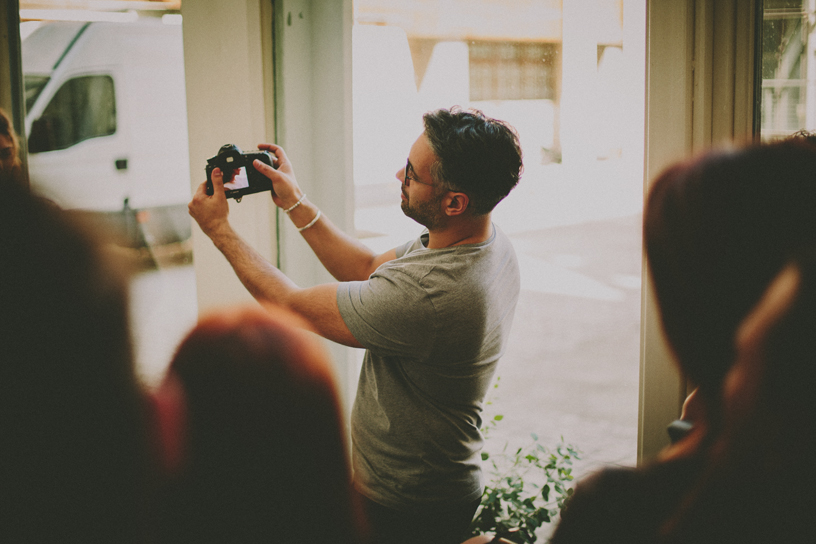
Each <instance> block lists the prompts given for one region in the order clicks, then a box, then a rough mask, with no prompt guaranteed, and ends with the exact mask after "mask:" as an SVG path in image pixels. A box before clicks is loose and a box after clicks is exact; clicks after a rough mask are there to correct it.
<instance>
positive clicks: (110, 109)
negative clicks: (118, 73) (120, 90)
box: [28, 75, 116, 153]
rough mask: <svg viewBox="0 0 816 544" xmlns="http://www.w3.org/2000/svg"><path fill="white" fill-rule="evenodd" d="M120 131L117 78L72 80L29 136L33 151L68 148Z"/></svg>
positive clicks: (58, 94)
mask: <svg viewBox="0 0 816 544" xmlns="http://www.w3.org/2000/svg"><path fill="white" fill-rule="evenodd" d="M115 132H116V99H115V97H114V89H113V78H111V77H110V76H107V75H103V76H83V77H76V78H72V79H69V80H68V81H66V82H65V83H64V84H63V85H62V87H60V89H59V90H58V91H57V92H56V94H55V95H54V97H53V98H52V99H51V102H49V104H48V106H46V108H45V111H44V112H43V114H42V116H41V117H40V118H39V119H38V122H37V124H36V126H35V127H33V129H32V132H31V134H30V135H29V142H28V145H29V148H28V150H29V153H41V152H46V151H55V150H58V149H66V148H68V147H71V146H72V145H75V144H78V143H79V142H82V141H84V140H87V139H89V138H96V137H99V136H108V135H111V134H113V133H115Z"/></svg>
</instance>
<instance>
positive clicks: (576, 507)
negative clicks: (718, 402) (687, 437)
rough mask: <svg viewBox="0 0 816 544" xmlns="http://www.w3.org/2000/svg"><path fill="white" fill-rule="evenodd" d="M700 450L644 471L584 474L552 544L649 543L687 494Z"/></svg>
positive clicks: (628, 469) (617, 469)
mask: <svg viewBox="0 0 816 544" xmlns="http://www.w3.org/2000/svg"><path fill="white" fill-rule="evenodd" d="M702 459H703V456H702V455H701V454H700V453H699V452H695V453H694V454H690V455H682V456H676V457H674V458H672V459H671V460H664V461H661V462H652V463H650V464H649V465H647V466H646V467H643V468H634V467H614V468H605V469H602V470H599V471H598V472H596V473H594V474H592V475H590V476H587V477H586V478H584V479H583V480H581V481H580V482H579V483H578V485H577V486H576V489H575V493H574V494H573V496H572V497H571V498H570V499H569V501H568V502H567V504H566V506H565V507H564V509H563V510H562V511H561V520H560V522H559V524H558V526H557V527H556V530H555V532H554V534H553V536H552V540H551V542H552V543H553V544H577V543H593V542H595V543H599V544H600V543H615V542H620V543H630V544H632V543H640V542H644V543H645V542H653V541H654V539H655V537H656V535H657V534H658V529H659V527H660V524H661V523H662V522H663V520H665V519H666V517H667V516H668V515H669V514H670V513H671V512H673V509H674V507H675V505H676V504H677V501H678V500H679V499H680V498H681V497H682V496H683V495H684V494H685V493H686V492H687V491H688V486H689V485H690V482H692V481H693V479H694V475H696V474H697V473H698V471H699V470H700V467H701V465H702Z"/></svg>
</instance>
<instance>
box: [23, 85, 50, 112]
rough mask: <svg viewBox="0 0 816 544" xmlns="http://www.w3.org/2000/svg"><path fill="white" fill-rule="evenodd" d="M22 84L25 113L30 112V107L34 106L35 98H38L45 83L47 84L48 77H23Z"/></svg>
mask: <svg viewBox="0 0 816 544" xmlns="http://www.w3.org/2000/svg"><path fill="white" fill-rule="evenodd" d="M23 80H24V84H25V106H26V113H28V112H29V110H31V106H33V105H34V102H36V101H37V97H38V96H40V93H41V92H42V90H43V88H45V85H46V83H48V80H49V77H48V76H24V77H23Z"/></svg>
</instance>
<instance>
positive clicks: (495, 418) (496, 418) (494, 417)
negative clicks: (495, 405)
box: [493, 414, 504, 421]
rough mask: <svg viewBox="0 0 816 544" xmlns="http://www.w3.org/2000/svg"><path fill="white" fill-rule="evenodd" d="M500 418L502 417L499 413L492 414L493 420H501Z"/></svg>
mask: <svg viewBox="0 0 816 544" xmlns="http://www.w3.org/2000/svg"><path fill="white" fill-rule="evenodd" d="M502 419H504V416H503V415H500V414H499V415H495V416H493V421H501V420H502Z"/></svg>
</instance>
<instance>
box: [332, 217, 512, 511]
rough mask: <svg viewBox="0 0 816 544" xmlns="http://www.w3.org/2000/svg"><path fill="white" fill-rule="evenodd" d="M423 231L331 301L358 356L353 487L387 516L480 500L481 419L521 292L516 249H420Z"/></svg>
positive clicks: (485, 245)
mask: <svg viewBox="0 0 816 544" xmlns="http://www.w3.org/2000/svg"><path fill="white" fill-rule="evenodd" d="M427 239H428V236H427V233H426V234H424V235H423V236H421V237H420V238H418V239H417V240H415V241H413V242H409V243H407V244H405V245H404V246H401V247H400V248H397V258H396V259H395V260H393V261H389V262H387V263H385V264H383V265H382V266H380V267H379V268H378V269H377V270H376V271H375V272H374V273H373V274H372V275H371V277H370V278H369V279H368V280H367V281H359V282H348V283H343V284H340V287H339V288H338V290H337V304H338V306H339V309H340V314H341V315H342V317H343V320H344V321H345V323H346V325H347V326H348V328H349V330H350V331H351V333H352V335H354V338H356V339H357V341H358V342H360V344H362V345H363V346H364V347H365V348H366V350H367V351H366V353H365V358H364V360H363V368H362V371H361V373H360V382H359V385H358V389H357V398H356V399H355V401H354V408H353V410H352V416H351V435H352V462H353V467H354V479H355V485H356V486H357V488H358V489H359V490H360V491H361V492H362V493H363V494H364V495H366V496H367V497H369V498H370V499H372V500H374V501H376V502H378V503H380V504H383V505H385V506H388V507H391V508H405V507H411V506H418V505H429V504H433V503H437V502H445V503H450V502H463V501H471V500H476V499H477V498H478V497H479V496H480V495H481V493H482V481H481V456H480V453H479V452H480V450H481V448H482V442H483V438H482V435H481V432H480V431H479V428H480V427H481V411H482V403H483V401H484V397H485V394H486V392H487V389H488V387H489V385H490V382H491V379H492V377H493V374H494V372H495V369H496V363H497V362H498V360H499V357H500V356H501V355H502V353H503V352H504V349H505V345H506V342H507V337H508V334H509V332H510V325H511V324H512V321H513V314H514V312H515V308H516V302H517V301H518V295H519V283H520V282H519V269H518V261H517V260H516V255H515V252H514V251H513V246H512V245H511V244H510V241H509V240H508V238H507V236H505V235H504V233H502V232H501V231H500V230H499V229H498V228H497V227H495V226H494V227H493V235H492V236H491V237H490V239H488V240H487V241H485V242H482V243H479V244H468V245H461V246H454V247H449V248H443V249H428V248H427V247H426V244H427Z"/></svg>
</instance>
